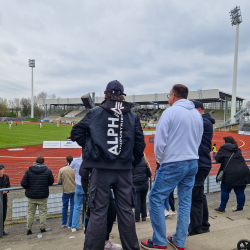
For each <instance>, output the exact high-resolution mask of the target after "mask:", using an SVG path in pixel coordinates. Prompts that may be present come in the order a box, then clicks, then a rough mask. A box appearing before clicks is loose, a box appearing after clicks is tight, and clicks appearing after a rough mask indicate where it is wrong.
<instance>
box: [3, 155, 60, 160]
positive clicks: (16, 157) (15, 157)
mask: <svg viewBox="0 0 250 250" xmlns="http://www.w3.org/2000/svg"><path fill="white" fill-rule="evenodd" d="M36 157H37V156H34V157H23V156H21V157H18V156H2V155H1V156H0V158H13V159H20V158H24V159H34V158H36ZM45 158H46V159H65V157H47V156H45Z"/></svg>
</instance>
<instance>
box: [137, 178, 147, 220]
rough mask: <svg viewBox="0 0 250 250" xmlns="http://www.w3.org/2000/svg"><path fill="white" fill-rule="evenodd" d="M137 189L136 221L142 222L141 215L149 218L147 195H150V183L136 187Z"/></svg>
mask: <svg viewBox="0 0 250 250" xmlns="http://www.w3.org/2000/svg"><path fill="white" fill-rule="evenodd" d="M135 189H136V205H135V220H136V221H140V214H141V216H142V218H146V217H147V205H146V199H147V193H148V183H146V184H143V185H140V186H135Z"/></svg>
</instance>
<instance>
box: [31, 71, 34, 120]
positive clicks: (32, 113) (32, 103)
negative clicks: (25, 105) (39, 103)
mask: <svg viewBox="0 0 250 250" xmlns="http://www.w3.org/2000/svg"><path fill="white" fill-rule="evenodd" d="M31 118H34V97H33V67H31Z"/></svg>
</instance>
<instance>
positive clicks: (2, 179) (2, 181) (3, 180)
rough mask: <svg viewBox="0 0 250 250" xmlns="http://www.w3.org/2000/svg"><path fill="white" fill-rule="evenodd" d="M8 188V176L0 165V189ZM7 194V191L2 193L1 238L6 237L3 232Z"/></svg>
mask: <svg viewBox="0 0 250 250" xmlns="http://www.w3.org/2000/svg"><path fill="white" fill-rule="evenodd" d="M9 187H10V180H9V176H8V175H6V174H4V165H3V164H0V189H1V188H9ZM7 193H8V191H4V192H3V236H6V235H8V234H7V233H5V232H4V221H5V219H6V214H7V204H8V198H7Z"/></svg>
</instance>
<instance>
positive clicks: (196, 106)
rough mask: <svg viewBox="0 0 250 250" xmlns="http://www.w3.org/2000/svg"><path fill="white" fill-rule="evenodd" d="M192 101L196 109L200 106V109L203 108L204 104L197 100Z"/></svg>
mask: <svg viewBox="0 0 250 250" xmlns="http://www.w3.org/2000/svg"><path fill="white" fill-rule="evenodd" d="M192 102H193V103H194V107H195V108H196V109H198V108H201V109H202V110H204V106H203V103H202V102H199V101H192Z"/></svg>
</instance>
